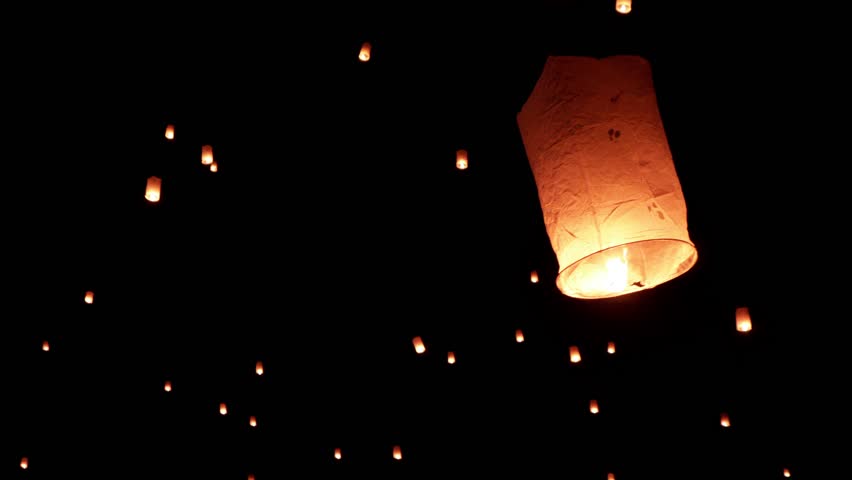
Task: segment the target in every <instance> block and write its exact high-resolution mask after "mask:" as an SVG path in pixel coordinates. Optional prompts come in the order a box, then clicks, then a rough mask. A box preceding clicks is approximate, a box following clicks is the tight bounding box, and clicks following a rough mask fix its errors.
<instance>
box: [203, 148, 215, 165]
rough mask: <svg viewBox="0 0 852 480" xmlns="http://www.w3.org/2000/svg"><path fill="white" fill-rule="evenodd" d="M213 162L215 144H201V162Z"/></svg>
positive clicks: (206, 163) (208, 163) (205, 163)
mask: <svg viewBox="0 0 852 480" xmlns="http://www.w3.org/2000/svg"><path fill="white" fill-rule="evenodd" d="M212 163H213V146H212V145H202V146H201V164H202V165H211V164H212Z"/></svg>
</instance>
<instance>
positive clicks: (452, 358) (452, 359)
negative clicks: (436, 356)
mask: <svg viewBox="0 0 852 480" xmlns="http://www.w3.org/2000/svg"><path fill="white" fill-rule="evenodd" d="M447 363H449V364H450V365H453V364H454V363H456V354H455V353H454V352H447Z"/></svg>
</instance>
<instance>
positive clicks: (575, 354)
mask: <svg viewBox="0 0 852 480" xmlns="http://www.w3.org/2000/svg"><path fill="white" fill-rule="evenodd" d="M568 353H569V354H570V358H571V363H580V360H581V359H582V357H580V348H579V347H576V346H574V345H571V348H569V349H568Z"/></svg>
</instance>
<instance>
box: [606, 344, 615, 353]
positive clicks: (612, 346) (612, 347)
mask: <svg viewBox="0 0 852 480" xmlns="http://www.w3.org/2000/svg"><path fill="white" fill-rule="evenodd" d="M606 353H608V354H610V355H612V354H613V353H615V342H609V343H607V344H606Z"/></svg>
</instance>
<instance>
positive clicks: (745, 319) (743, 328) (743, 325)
mask: <svg viewBox="0 0 852 480" xmlns="http://www.w3.org/2000/svg"><path fill="white" fill-rule="evenodd" d="M736 317H737V331H738V332H742V333H746V332H750V331H751V315H749V313H748V308H747V307H740V308H737V313H736Z"/></svg>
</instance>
